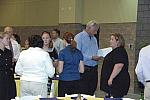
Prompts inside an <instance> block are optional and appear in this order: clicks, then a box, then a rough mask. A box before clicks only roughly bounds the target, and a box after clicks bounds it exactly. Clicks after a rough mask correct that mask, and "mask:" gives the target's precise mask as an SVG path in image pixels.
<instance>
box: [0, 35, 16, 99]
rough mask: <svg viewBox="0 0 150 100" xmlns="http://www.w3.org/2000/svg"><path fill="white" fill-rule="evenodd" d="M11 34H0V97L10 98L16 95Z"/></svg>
mask: <svg viewBox="0 0 150 100" xmlns="http://www.w3.org/2000/svg"><path fill="white" fill-rule="evenodd" d="M9 42H10V39H9V35H8V34H7V33H3V34H2V35H1V36H0V99H1V100H10V99H14V98H15V97H16V84H15V81H14V74H13V67H12V58H13V55H12V52H11V50H9V49H8V48H6V47H8V46H9Z"/></svg>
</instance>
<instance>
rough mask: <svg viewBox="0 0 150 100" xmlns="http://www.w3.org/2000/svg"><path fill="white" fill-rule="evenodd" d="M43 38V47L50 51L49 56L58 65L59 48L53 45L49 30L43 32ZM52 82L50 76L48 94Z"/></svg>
mask: <svg viewBox="0 0 150 100" xmlns="http://www.w3.org/2000/svg"><path fill="white" fill-rule="evenodd" d="M41 37H42V40H43V41H44V44H43V49H44V50H45V51H46V52H48V53H49V56H50V57H51V59H52V61H53V66H54V67H55V69H56V67H57V66H58V53H57V50H56V49H55V47H54V46H53V42H52V39H51V36H50V33H49V32H47V31H44V32H42V35H41ZM56 74H57V71H56V70H55V75H54V76H55V77H56ZM51 84H52V79H51V78H49V80H48V94H50V90H51Z"/></svg>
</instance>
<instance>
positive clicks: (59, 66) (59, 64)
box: [58, 61, 64, 73]
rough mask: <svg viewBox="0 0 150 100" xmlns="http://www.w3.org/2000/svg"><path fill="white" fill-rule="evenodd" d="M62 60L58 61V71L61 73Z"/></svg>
mask: <svg viewBox="0 0 150 100" xmlns="http://www.w3.org/2000/svg"><path fill="white" fill-rule="evenodd" d="M63 66H64V62H63V61H59V62H58V72H59V73H61V72H62V71H63Z"/></svg>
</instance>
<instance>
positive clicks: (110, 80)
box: [108, 78, 113, 86]
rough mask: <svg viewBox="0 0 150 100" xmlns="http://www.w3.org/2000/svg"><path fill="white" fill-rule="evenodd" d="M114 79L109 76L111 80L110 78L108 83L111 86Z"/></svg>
mask: <svg viewBox="0 0 150 100" xmlns="http://www.w3.org/2000/svg"><path fill="white" fill-rule="evenodd" d="M112 81H113V79H111V78H109V80H108V85H109V86H111V85H112Z"/></svg>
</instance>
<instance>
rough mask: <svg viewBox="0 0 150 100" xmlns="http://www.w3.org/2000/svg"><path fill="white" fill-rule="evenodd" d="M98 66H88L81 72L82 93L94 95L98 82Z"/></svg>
mask: <svg viewBox="0 0 150 100" xmlns="http://www.w3.org/2000/svg"><path fill="white" fill-rule="evenodd" d="M97 68H98V66H94V67H92V66H86V65H85V70H84V73H83V74H81V79H80V84H81V88H80V89H81V90H80V91H81V94H87V95H94V92H95V91H96V88H97V82H98V71H97Z"/></svg>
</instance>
